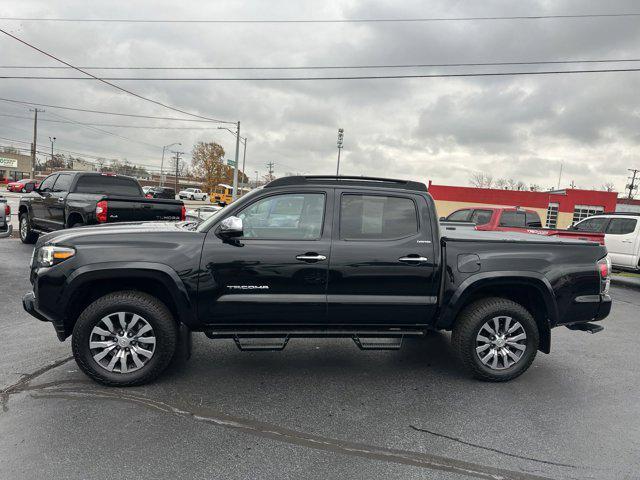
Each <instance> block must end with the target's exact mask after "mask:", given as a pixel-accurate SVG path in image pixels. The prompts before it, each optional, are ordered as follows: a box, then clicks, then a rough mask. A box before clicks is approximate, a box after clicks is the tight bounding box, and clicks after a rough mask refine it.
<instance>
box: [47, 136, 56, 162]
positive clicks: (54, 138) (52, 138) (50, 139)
mask: <svg viewBox="0 0 640 480" xmlns="http://www.w3.org/2000/svg"><path fill="white" fill-rule="evenodd" d="M49 141H50V142H51V165H53V143H54V142H55V141H56V137H49Z"/></svg>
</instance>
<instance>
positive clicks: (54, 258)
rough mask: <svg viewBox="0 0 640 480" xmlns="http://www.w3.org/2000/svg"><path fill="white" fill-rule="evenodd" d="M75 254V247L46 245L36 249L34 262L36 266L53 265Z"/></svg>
mask: <svg viewBox="0 0 640 480" xmlns="http://www.w3.org/2000/svg"><path fill="white" fill-rule="evenodd" d="M75 254H76V251H75V249H73V248H69V247H58V246H57V245H46V246H44V247H40V248H39V249H38V250H37V251H36V253H35V258H34V264H35V266H36V267H52V266H54V265H57V264H58V263H60V262H63V261H64V260H66V259H67V258H71V257H73V256H74V255H75Z"/></svg>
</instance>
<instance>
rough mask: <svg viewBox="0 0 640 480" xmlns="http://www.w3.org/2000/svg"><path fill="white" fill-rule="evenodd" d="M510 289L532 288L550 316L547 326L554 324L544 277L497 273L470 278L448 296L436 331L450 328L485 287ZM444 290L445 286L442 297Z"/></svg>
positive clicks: (551, 300) (555, 308)
mask: <svg viewBox="0 0 640 480" xmlns="http://www.w3.org/2000/svg"><path fill="white" fill-rule="evenodd" d="M513 285H520V286H527V287H534V288H535V289H536V290H537V291H538V292H539V293H540V295H541V297H542V300H543V302H544V305H545V307H546V311H547V313H548V316H549V323H550V324H551V325H555V324H556V323H557V321H558V318H559V313H558V305H557V302H556V300H555V294H554V292H553V288H552V286H551V283H550V282H549V280H548V279H547V278H546V277H545V276H544V275H542V274H540V273H537V272H522V271H502V272H500V271H496V272H482V273H478V274H476V275H472V276H470V277H468V278H467V279H465V280H464V281H463V282H462V283H461V284H460V285H459V286H458V287H457V288H456V289H455V290H454V291H453V292H452V293H450V295H446V297H447V298H448V301H447V302H446V304H445V305H444V306H443V309H442V313H441V315H440V318H439V319H438V323H437V326H438V328H443V329H450V328H452V327H453V324H454V322H455V319H456V317H457V316H458V313H459V312H460V310H461V309H462V308H463V307H464V306H465V305H466V304H467V303H468V302H467V301H468V299H469V298H471V296H472V295H473V294H474V293H475V292H477V291H478V290H480V289H482V288H485V287H498V288H500V287H503V288H509V286H513ZM446 289H447V287H446V286H445V294H446Z"/></svg>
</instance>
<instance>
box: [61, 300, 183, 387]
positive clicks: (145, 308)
mask: <svg viewBox="0 0 640 480" xmlns="http://www.w3.org/2000/svg"><path fill="white" fill-rule="evenodd" d="M122 311H124V312H130V313H135V314H138V315H140V316H141V317H143V318H144V319H145V320H146V321H147V322H148V323H149V324H150V325H151V327H152V328H153V334H154V336H155V337H156V344H155V351H154V353H153V356H152V357H151V358H150V359H149V360H148V361H147V363H146V364H144V365H143V366H142V367H141V368H140V369H138V370H135V371H133V372H130V373H120V372H110V371H108V370H107V369H105V368H104V367H102V366H101V365H100V364H99V363H98V362H97V361H96V360H94V358H93V356H92V353H91V350H90V348H89V339H90V337H91V331H92V330H93V328H94V327H95V326H96V325H97V324H98V322H100V320H101V319H102V318H103V317H105V316H106V315H109V314H112V313H115V312H122ZM177 341H178V325H177V323H176V321H175V320H174V318H173V316H172V315H171V312H170V311H169V309H167V307H166V306H165V305H164V304H163V303H162V302H161V301H159V300H158V299H157V298H155V297H153V296H151V295H148V294H146V293H142V292H137V291H122V292H115V293H110V294H108V295H105V296H104V297H101V298H99V299H98V300H96V301H95V302H93V303H92V304H91V305H89V306H88V307H87V308H86V309H85V310H84V311H83V312H82V313H81V314H80V316H79V317H78V321H77V322H76V324H75V326H74V328H73V338H72V343H71V345H72V349H73V356H74V358H75V360H76V362H77V364H78V366H79V367H80V369H81V370H82V371H83V372H84V373H85V374H87V375H88V376H89V377H90V378H92V379H93V380H95V381H96V382H98V383H101V384H103V385H107V386H117V387H131V386H135V385H142V384H144V383H148V382H151V381H152V380H154V379H156V378H157V377H158V376H159V375H160V374H161V373H162V372H163V371H164V370H165V368H167V366H168V365H169V363H171V359H172V358H173V356H174V354H175V351H176V345H177Z"/></svg>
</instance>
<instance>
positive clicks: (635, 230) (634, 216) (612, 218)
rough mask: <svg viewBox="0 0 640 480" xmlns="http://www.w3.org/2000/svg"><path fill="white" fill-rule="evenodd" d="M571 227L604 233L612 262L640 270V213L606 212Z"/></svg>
mask: <svg viewBox="0 0 640 480" xmlns="http://www.w3.org/2000/svg"><path fill="white" fill-rule="evenodd" d="M571 229H572V230H579V231H583V232H600V233H604V243H605V245H606V246H607V250H608V251H609V257H610V258H611V263H612V264H613V265H614V266H616V267H622V268H625V269H633V270H640V213H622V212H620V213H604V214H601V215H596V216H594V217H589V218H586V219H584V220H582V221H581V222H578V223H576V224H575V225H574V226H573V227H571Z"/></svg>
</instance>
